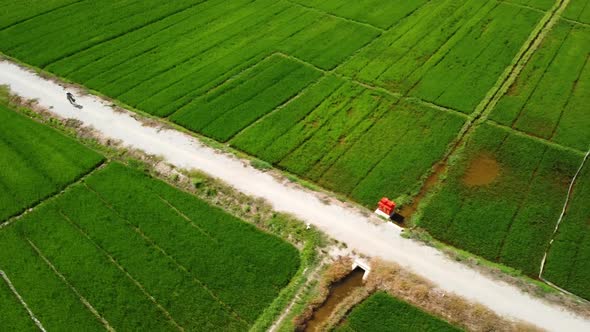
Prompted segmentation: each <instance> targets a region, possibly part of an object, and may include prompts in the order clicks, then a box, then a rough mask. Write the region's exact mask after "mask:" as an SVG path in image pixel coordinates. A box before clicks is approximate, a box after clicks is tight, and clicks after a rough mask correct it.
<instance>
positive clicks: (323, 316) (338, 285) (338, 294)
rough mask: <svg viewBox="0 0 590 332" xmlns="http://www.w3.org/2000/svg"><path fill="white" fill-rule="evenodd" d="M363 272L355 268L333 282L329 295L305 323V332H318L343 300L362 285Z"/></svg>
mask: <svg viewBox="0 0 590 332" xmlns="http://www.w3.org/2000/svg"><path fill="white" fill-rule="evenodd" d="M364 274H365V271H364V270H363V269H361V268H356V269H354V270H353V271H352V272H350V274H348V275H347V276H346V277H344V278H343V279H342V280H340V281H337V282H335V283H334V284H333V285H332V286H330V293H329V295H328V297H327V298H326V301H324V304H322V306H321V307H319V308H318V309H317V310H315V312H314V313H313V315H312V316H311V319H310V320H309V321H308V322H307V324H306V326H305V332H317V331H320V330H319V327H320V326H322V325H323V324H324V322H326V321H327V320H328V319H329V318H330V316H332V313H333V312H334V310H335V309H336V307H337V306H338V304H340V302H342V301H343V300H344V299H345V298H347V297H348V296H349V295H350V294H352V292H354V290H356V289H357V288H358V287H360V286H362V285H363V275H364Z"/></svg>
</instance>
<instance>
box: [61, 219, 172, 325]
mask: <svg viewBox="0 0 590 332" xmlns="http://www.w3.org/2000/svg"><path fill="white" fill-rule="evenodd" d="M59 214H60V215H61V216H62V218H63V219H65V220H66V221H67V222H68V223H70V224H71V225H72V226H73V227H74V228H76V229H77V230H78V232H80V233H81V234H82V235H83V236H84V237H85V238H86V240H88V241H90V243H92V244H93V245H94V247H95V248H97V249H98V250H99V251H100V252H101V253H102V254H103V255H105V256H106V258H107V259H108V260H109V261H110V262H111V263H112V264H113V265H115V267H117V269H118V270H119V271H121V272H123V274H124V275H125V276H126V277H127V278H128V279H129V280H131V282H133V284H134V285H135V286H136V287H137V288H139V290H140V291H141V292H142V293H143V294H144V295H145V296H146V297H147V298H148V299H149V300H150V301H151V302H152V303H153V304H154V305H156V307H157V308H158V309H159V310H160V311H161V312H162V313H163V314H164V316H165V317H166V318H167V319H168V320H169V321H170V322H171V323H172V324H173V325H174V326H175V327H176V328H177V329H178V330H180V331H184V328H183V327H181V326H180V325H178V323H177V322H176V321H175V320H174V318H173V317H172V315H170V313H169V312H168V311H167V310H166V309H165V308H164V307H163V306H162V305H161V304H160V303H159V302H158V301H157V300H156V298H154V297H153V296H152V295H151V294H150V293H149V292H148V291H147V290H146V289H145V287H143V285H142V284H141V283H140V282H139V281H137V279H135V278H134V277H133V276H132V275H131V274H130V273H129V272H127V270H125V268H124V267H123V266H122V265H121V264H119V262H117V260H116V259H114V257H113V256H111V254H109V252H108V251H106V250H105V249H104V248H102V247H101V246H100V245H99V244H97V243H96V242H95V241H94V240H92V238H91V237H90V236H88V234H87V233H86V232H84V230H82V228H80V226H79V225H77V224H76V223H75V222H73V221H72V219H70V217H68V216H67V215H66V214H65V213H63V212H62V211H61V210H60V211H59Z"/></svg>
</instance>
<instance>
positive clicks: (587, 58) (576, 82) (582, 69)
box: [549, 53, 590, 140]
mask: <svg viewBox="0 0 590 332" xmlns="http://www.w3.org/2000/svg"><path fill="white" fill-rule="evenodd" d="M588 63H590V53H589V54H588V55H586V61H584V65H582V68H581V69H580V72H579V73H578V75H577V76H576V80H575V81H574V84H572V88H571V90H570V93H569V95H568V96H567V100H566V101H565V103H564V104H563V105H562V107H561V112H559V117H558V118H557V121H556V122H555V127H553V131H552V132H551V136H550V137H549V139H550V140H553V138H555V134H557V129H558V128H559V124H560V123H561V119H562V118H563V114H564V113H565V111H566V108H567V106H568V105H569V103H570V101H571V100H572V96H573V95H574V93H575V92H576V88H577V87H578V82H579V81H580V77H582V74H583V73H584V70H585V69H586V66H588Z"/></svg>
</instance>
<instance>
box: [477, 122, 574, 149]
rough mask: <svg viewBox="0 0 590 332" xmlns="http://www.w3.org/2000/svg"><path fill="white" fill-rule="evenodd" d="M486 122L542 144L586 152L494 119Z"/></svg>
mask: <svg viewBox="0 0 590 332" xmlns="http://www.w3.org/2000/svg"><path fill="white" fill-rule="evenodd" d="M485 123H487V124H489V125H491V126H494V127H496V128H501V129H503V130H505V131H507V132H510V133H512V134H514V135H518V136H522V137H527V138H529V139H531V140H534V141H537V142H539V143H542V144H545V145H549V146H552V147H555V148H558V149H563V150H567V151H569V152H571V153H575V154H577V155H584V154H585V152H584V151H582V150H578V149H576V148H572V147H569V146H567V145H562V144H560V143H556V142H553V141H550V140H548V139H546V138H543V137H539V136H535V135H532V134H531V133H527V132H526V131H522V130H520V129H516V128H512V127H510V126H507V125H504V124H501V123H498V122H496V121H494V120H490V119H487V120H485Z"/></svg>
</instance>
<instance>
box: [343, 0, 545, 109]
mask: <svg viewBox="0 0 590 332" xmlns="http://www.w3.org/2000/svg"><path fill="white" fill-rule="evenodd" d="M541 16H542V14H541V13H539V12H537V11H533V10H529V9H525V8H519V7H514V6H510V5H507V4H503V3H499V2H497V1H488V2H481V1H464V2H458V1H451V0H447V1H432V2H429V3H428V4H426V5H424V6H423V7H421V8H419V9H418V10H417V11H415V12H414V13H413V14H412V15H411V16H409V17H408V18H407V19H406V20H405V21H404V22H402V23H401V24H400V25H398V26H395V27H394V28H393V29H391V30H389V31H388V32H387V33H385V34H384V35H383V37H382V38H379V39H378V40H377V41H375V42H374V43H372V44H371V45H370V46H369V47H367V48H365V49H363V50H362V51H361V52H360V53H359V54H357V55H355V56H354V57H353V58H352V59H351V60H349V61H348V62H346V63H345V64H343V66H342V67H341V69H339V70H340V71H341V72H342V73H343V74H345V75H347V76H351V77H355V78H358V79H360V80H362V81H366V82H371V83H375V84H378V85H380V86H383V87H384V88H387V89H390V90H392V91H400V92H404V93H406V92H407V93H409V94H410V95H412V96H416V97H420V98H422V99H426V100H428V101H431V102H434V103H437V104H441V105H444V106H447V107H450V108H454V109H458V110H461V111H463V112H466V113H470V112H472V111H473V110H474V109H475V107H476V106H477V104H478V103H479V102H480V101H481V100H482V99H483V97H484V96H485V95H486V93H487V92H488V90H489V89H490V88H492V87H493V85H494V84H495V83H496V81H497V79H498V77H499V76H500V75H501V74H502V72H503V71H504V70H505V68H506V66H507V65H508V64H510V62H511V61H512V59H513V57H514V56H515V55H516V53H517V52H518V51H519V49H520V47H521V45H522V44H523V42H524V41H525V40H526V39H527V38H528V36H529V34H530V32H531V31H532V30H533V28H534V26H535V24H536V23H537V22H538V21H539V19H540V18H541ZM433 26H436V27H437V29H432V27H433Z"/></svg>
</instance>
